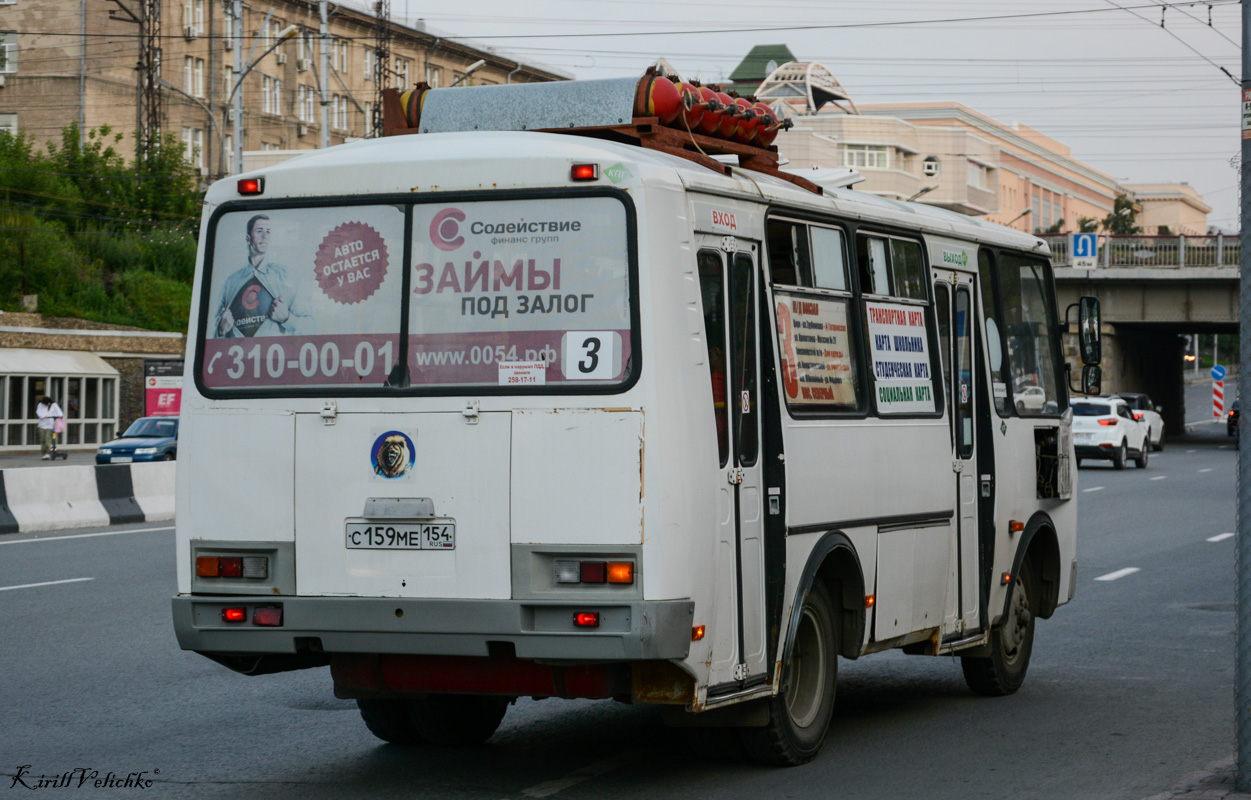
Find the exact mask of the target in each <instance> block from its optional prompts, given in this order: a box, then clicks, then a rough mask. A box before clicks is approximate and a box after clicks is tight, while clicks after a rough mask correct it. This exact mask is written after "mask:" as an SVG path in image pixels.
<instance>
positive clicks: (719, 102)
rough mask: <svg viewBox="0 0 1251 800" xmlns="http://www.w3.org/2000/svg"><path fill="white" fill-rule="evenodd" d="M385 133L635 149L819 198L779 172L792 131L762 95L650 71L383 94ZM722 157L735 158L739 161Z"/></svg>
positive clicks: (811, 187) (808, 184)
mask: <svg viewBox="0 0 1251 800" xmlns="http://www.w3.org/2000/svg"><path fill="white" fill-rule="evenodd" d="M382 120H383V135H384V136H402V135H408V134H421V133H448V132H468V131H535V132H543V133H563V134H569V135H574V136H587V137H593V138H598V139H605V140H609V141H617V142H623V143H626V144H633V145H637V146H639V147H645V148H647V149H649V150H656V151H658V152H663V153H668V154H670V155H674V156H678V157H680V158H684V159H687V160H689V161H693V162H695V163H697V164H699V165H701V166H703V167H706V168H708V169H710V170H713V171H714V172H719V173H721V174H723V175H731V174H733V172H734V170H736V169H742V170H751V171H753V172H758V173H761V174H764V175H771V176H773V177H776V178H780V179H781V180H784V181H787V182H789V183H792V184H794V185H796V186H799V187H801V188H803V189H806V190H808V191H810V192H813V193H814V194H821V193H822V189H821V187H820V186H818V185H817V184H815V183H813V182H812V181H810V180H808V179H806V178H803V177H801V176H799V175H796V174H794V173H791V172H785V171H782V170H780V169H779V168H778V150H777V147H776V146H774V145H773V138H774V137H775V136H776V135H777V131H779V130H782V129H785V128H788V127H790V125H791V123H790V120H788V119H786V120H784V119H782V118H781V117H780V116H779V115H778V114H777V113H776V112H775V111H773V109H772V108H771V107H769V106H767V105H765V104H764V103H759V102H756V101H755V100H754V98H746V97H737V96H734V95H731V94H728V93H726V92H721V91H718V87H715V86H699V85H697V84H693V83H687V82H684V81H679V80H678V79H676V78H671V77H667V76H665V75H661V74H659V73H657V72H656V71H655V70H654V69H648V71H647V72H646V73H645V74H644V75H643V77H642V78H639V79H635V78H618V79H610V80H594V81H560V82H550V83H527V84H510V85H505V86H475V87H467V88H462V89H432V88H431V87H430V86H429V85H428V84H426V83H419V84H417V85H416V86H415V87H414V88H413V89H411V90H409V91H406V92H404V93H401V92H400V91H399V90H398V89H386V90H384V91H383V94H382ZM714 156H731V157H734V158H736V159H737V161H738V163H737V165H731V164H727V163H725V162H722V161H718V160H717V159H716V158H714Z"/></svg>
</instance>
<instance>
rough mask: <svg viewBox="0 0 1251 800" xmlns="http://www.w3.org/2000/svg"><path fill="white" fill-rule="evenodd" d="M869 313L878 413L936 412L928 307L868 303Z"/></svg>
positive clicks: (866, 310) (866, 307)
mask: <svg viewBox="0 0 1251 800" xmlns="http://www.w3.org/2000/svg"><path fill="white" fill-rule="evenodd" d="M865 315H866V318H867V319H868V323H869V353H870V356H871V358H872V361H873V382H874V395H875V396H876V398H877V409H878V413H880V414H930V413H933V412H934V409H935V404H934V377H933V372H932V371H931V370H930V353H929V332H928V330H927V329H926V326H925V309H924V308H918V307H917V306H908V305H895V304H893V303H865Z"/></svg>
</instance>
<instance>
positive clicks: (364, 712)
mask: <svg viewBox="0 0 1251 800" xmlns="http://www.w3.org/2000/svg"><path fill="white" fill-rule="evenodd" d="M356 707H357V708H359V709H360V712H361V719H363V720H364V721H365V727H366V728H369V732H370V733H372V734H373V735H374V736H377V737H378V738H379V739H381V740H382V741H384V742H389V743H391V744H399V745H413V744H421V743H422V742H423V741H424V740H423V739H422V737H421V734H420V733H418V732H417V728H416V726H415V725H413V718H412V716H411V715H410V714H409V713H408V701H407V700H375V699H368V700H357V701H356Z"/></svg>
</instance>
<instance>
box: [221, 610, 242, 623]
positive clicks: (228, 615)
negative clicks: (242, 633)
mask: <svg viewBox="0 0 1251 800" xmlns="http://www.w3.org/2000/svg"><path fill="white" fill-rule="evenodd" d="M247 620H248V610H247V609H246V608H223V609H222V622H247Z"/></svg>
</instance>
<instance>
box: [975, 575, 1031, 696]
mask: <svg viewBox="0 0 1251 800" xmlns="http://www.w3.org/2000/svg"><path fill="white" fill-rule="evenodd" d="M1034 597H1035V594H1034V572H1033V568H1032V566H1031V564H1030V561H1029V559H1028V558H1027V559H1026V560H1025V561H1024V563H1022V564H1021V572H1020V574H1019V575H1017V576H1016V580H1015V581H1014V582H1013V584H1012V597H1011V599H1010V600H1009V601H1008V613H1007V615H1006V616H1005V617H1004V620H1003V622H1002V623H1001V624H1000V625H999V627H998V628H996V629H995V630H993V631H992V632H991V634H990V655H989V656H985V657H983V656H963V657H961V659H960V666H961V668H962V669H963V670H964V682H965V683H967V684H968V685H969V688H970V689H972V690H973V692H974V694H980V695H982V696H984V697H999V696H1003V695H1008V694H1012V693H1013V692H1015V691H1016V690H1017V689H1020V688H1021V684H1022V683H1024V682H1025V673H1026V671H1027V670H1028V669H1029V657H1030V653H1031V652H1033V649H1034V609H1035V608H1036V607H1037V603H1036V602H1035V601H1034Z"/></svg>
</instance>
